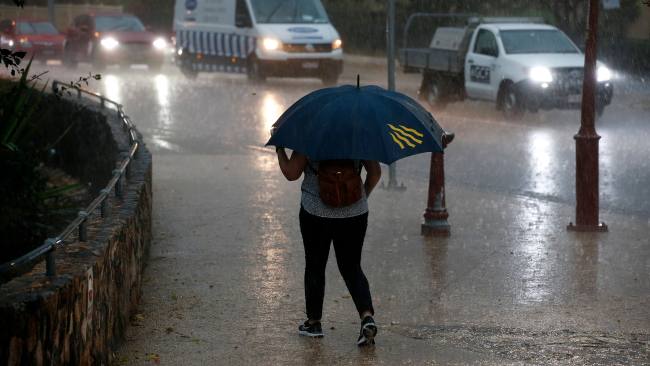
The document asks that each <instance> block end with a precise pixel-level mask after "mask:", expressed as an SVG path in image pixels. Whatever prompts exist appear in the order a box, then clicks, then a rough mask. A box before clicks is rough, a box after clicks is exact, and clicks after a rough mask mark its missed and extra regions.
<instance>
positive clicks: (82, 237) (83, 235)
mask: <svg viewBox="0 0 650 366" xmlns="http://www.w3.org/2000/svg"><path fill="white" fill-rule="evenodd" d="M79 217H80V218H81V223H80V224H79V241H81V242H84V241H87V240H88V212H86V211H79Z"/></svg>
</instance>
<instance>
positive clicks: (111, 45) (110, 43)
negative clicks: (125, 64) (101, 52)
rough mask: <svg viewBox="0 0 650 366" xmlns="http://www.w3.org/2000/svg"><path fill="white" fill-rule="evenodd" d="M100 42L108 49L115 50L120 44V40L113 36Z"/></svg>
mask: <svg viewBox="0 0 650 366" xmlns="http://www.w3.org/2000/svg"><path fill="white" fill-rule="evenodd" d="M99 43H100V44H101V45H102V47H104V48H105V49H107V50H108V51H110V50H114V49H115V48H116V47H117V46H119V45H120V42H118V41H117V40H116V39H115V38H111V37H106V38H103V39H102V40H101V41H100V42H99Z"/></svg>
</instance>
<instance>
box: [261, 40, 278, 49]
mask: <svg viewBox="0 0 650 366" xmlns="http://www.w3.org/2000/svg"><path fill="white" fill-rule="evenodd" d="M262 46H263V47H264V49H265V50H266V51H277V50H278V49H280V47H281V46H282V43H280V41H278V40H277V39H275V38H264V40H262Z"/></svg>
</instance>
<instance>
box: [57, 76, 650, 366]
mask: <svg viewBox="0 0 650 366" xmlns="http://www.w3.org/2000/svg"><path fill="white" fill-rule="evenodd" d="M60 70H61V69H54V71H60ZM346 70H347V71H346V75H345V77H344V80H343V81H344V82H348V83H352V82H353V80H354V78H355V75H356V73H357V72H363V75H365V76H362V80H366V82H367V83H370V82H377V83H379V84H381V83H382V81H383V80H384V75H385V74H384V73H383V70H382V68H381V67H378V66H372V65H355V64H352V65H348V66H347V68H346ZM165 71H166V73H165V74H162V75H152V74H149V73H148V72H147V71H146V70H128V71H126V72H121V71H119V70H113V69H109V70H107V71H106V72H105V73H104V79H103V80H102V82H101V83H99V84H95V87H96V88H97V90H99V91H100V92H102V93H103V94H105V95H107V96H108V97H110V98H112V99H115V100H118V101H120V102H122V103H123V104H124V105H125V109H126V112H127V113H128V114H129V115H130V116H131V117H132V119H133V120H134V121H135V122H136V124H137V125H138V127H139V129H140V131H141V132H142V133H143V135H144V136H145V139H146V141H147V143H148V146H149V148H150V149H151V150H152V151H153V154H154V197H155V199H154V223H153V224H154V243H153V245H152V249H151V255H150V260H149V264H148V267H147V269H146V271H145V275H144V285H143V298H142V302H141V305H140V308H139V313H138V314H136V315H135V316H134V317H133V320H132V324H131V325H132V326H131V327H130V328H129V330H128V332H127V343H126V344H125V345H123V347H122V348H121V349H120V350H119V352H118V357H117V361H118V362H117V364H128V365H142V364H152V363H154V364H155V363H157V361H160V363H162V364H172V365H174V364H189V365H194V364H196V365H200V364H228V365H249V364H262V365H266V364H269V365H276V364H310V365H311V364H316V365H320V364H322V365H330V364H340V365H356V364H361V365H365V364H368V365H369V364H380V365H382V364H383V365H397V364H411V365H425V364H427V365H428V364H430V365H436V364H444V365H448V364H486V365H508V364H518V365H520V364H527V363H530V364H602V365H611V364H616V365H619V364H620V365H626V364H643V362H644V360H647V358H648V352H649V351H648V350H650V348H649V345H650V336H649V335H648V334H649V333H650V324H649V321H650V320H649V319H648V317H647V314H648V312H647V309H648V307H649V306H650V278H649V277H648V273H649V272H648V271H649V270H650V262H649V260H648V258H650V245H649V244H650V242H648V235H647V233H648V230H649V229H648V228H649V227H650V221H649V220H648V217H649V216H650V203H649V202H648V199H647V198H646V197H649V195H648V193H650V192H648V184H647V183H648V182H650V176H649V174H650V173H649V172H648V171H649V169H648V162H646V161H645V159H646V157H647V156H650V147H649V146H648V145H649V144H648V142H647V141H648V140H649V137H650V136H649V135H648V134H649V132H650V127H649V126H648V121H647V120H645V119H644V118H646V117H645V116H646V115H647V112H648V106H650V102H649V101H650V99H649V98H650V91H649V90H648V87H647V86H646V85H645V84H643V83H641V82H637V81H631V82H629V83H627V84H626V85H627V89H626V94H625V98H623V97H620V98H619V99H615V101H616V102H615V105H614V106H612V108H611V109H609V110H607V111H606V112H605V116H604V117H603V119H602V120H601V121H600V122H599V125H598V129H599V132H600V133H601V135H603V139H602V140H601V154H602V155H601V156H602V158H601V189H602V191H601V196H602V197H603V198H602V199H603V206H605V207H606V208H607V210H603V211H604V212H603V215H602V216H601V217H602V218H603V219H604V220H605V221H606V222H607V223H608V224H610V228H611V231H610V232H609V233H607V234H592V233H588V234H584V235H583V234H577V233H569V232H567V231H566V230H565V229H564V226H565V225H566V224H567V222H568V221H569V220H570V219H571V218H572V215H573V206H572V204H571V201H572V197H573V193H572V192H573V179H574V177H573V173H572V172H573V169H574V155H573V154H574V153H573V151H574V150H573V149H574V148H573V146H574V141H573V139H572V137H573V135H574V134H575V132H576V131H577V129H578V128H577V125H578V120H579V116H578V113H577V112H567V111H565V112H561V111H552V112H549V113H542V114H539V115H536V116H532V117H530V116H529V118H526V119H524V120H523V121H520V122H504V121H503V120H502V119H501V118H500V115H499V114H498V113H497V112H495V111H494V110H493V107H492V106H491V105H488V104H486V103H480V102H470V103H464V104H456V105H452V106H450V108H449V109H448V110H445V111H443V112H434V116H436V117H437V118H438V119H439V121H440V123H441V124H442V125H443V126H444V127H445V128H447V129H449V130H451V131H453V132H455V133H456V134H457V138H456V140H455V141H454V142H453V143H452V145H451V146H450V147H449V149H448V154H447V156H446V161H447V177H448V182H447V184H448V185H447V197H448V206H449V207H450V211H451V215H452V216H451V220H450V221H451V223H452V230H453V234H452V236H451V238H447V239H436V240H426V239H424V238H422V237H421V236H420V235H419V223H420V220H421V214H422V209H423V208H424V197H425V196H426V193H425V192H426V182H427V178H428V166H429V162H428V157H427V156H417V157H412V158H409V159H406V160H404V161H401V162H400V163H399V165H398V174H399V176H398V179H399V180H400V181H403V182H405V184H406V185H407V186H408V187H409V189H408V190H407V193H406V194H398V193H394V192H389V191H386V190H377V191H376V193H373V197H372V198H371V202H370V205H371V219H370V221H369V230H368V236H367V239H366V245H365V248H364V260H363V266H364V270H365V272H366V274H367V276H368V278H369V280H370V283H371V288H372V291H373V302H374V303H375V307H376V308H377V309H379V310H380V312H379V313H378V314H377V319H378V321H379V324H380V328H381V333H380V339H379V341H378V342H380V343H378V347H376V349H372V350H359V349H357V347H356V345H354V340H356V332H358V320H357V319H356V316H355V314H354V308H353V305H352V301H351V299H350V297H349V294H348V293H347V291H346V290H345V287H344V284H343V281H342V280H341V279H340V276H339V275H338V274H337V273H336V266H335V265H334V263H333V258H330V264H329V266H328V269H327V271H328V272H327V278H328V284H327V289H326V302H325V312H326V314H327V315H326V316H325V319H324V321H325V323H326V328H325V332H326V337H325V338H324V339H323V340H322V341H317V342H311V341H310V340H306V339H304V338H302V337H297V336H296V334H295V328H296V325H297V324H299V323H300V322H301V321H302V320H304V313H303V298H302V296H303V288H302V269H303V268H302V266H303V265H304V262H303V258H302V254H303V253H302V248H301V243H300V231H299V227H298V225H297V218H296V208H297V207H298V201H299V194H300V193H299V190H298V187H297V184H298V183H296V182H292V183H290V182H286V180H285V179H284V178H283V177H282V176H281V175H280V174H279V173H278V169H277V162H276V160H275V158H274V154H273V153H272V151H271V152H268V153H267V152H264V151H260V148H259V147H260V146H261V145H262V144H263V143H264V141H265V140H266V138H267V137H268V130H269V128H270V125H271V124H272V123H273V122H274V121H275V119H276V118H277V117H278V116H279V114H280V113H282V111H283V110H284V109H285V108H286V107H287V106H289V105H290V104H291V103H292V102H293V101H295V100H297V99H298V98H299V97H300V96H302V95H303V94H305V93H307V92H309V91H311V90H313V89H315V88H319V87H320V86H321V85H320V83H319V82H318V81H310V80H270V81H269V82H268V83H267V84H264V85H253V84H248V83H247V82H246V81H245V79H244V78H243V77H240V76H228V75H205V76H204V77H202V78H201V79H200V80H198V81H187V80H185V79H184V78H183V77H182V76H181V75H179V74H178V73H177V72H176V71H175V70H173V69H171V68H167V69H165ZM79 72H83V68H82V69H81V70H80V71H79ZM61 77H62V78H64V80H65V79H71V78H73V77H74V74H71V73H69V72H67V71H64V72H63V75H61ZM417 84H418V79H417V77H416V76H413V75H406V76H404V75H401V74H400V75H399V76H398V89H400V90H402V91H405V92H407V93H409V94H411V95H413V94H414V91H415V90H416V88H417ZM614 141H616V142H619V141H623V142H622V143H614ZM615 162H616V164H615ZM384 178H385V176H384ZM567 203H568V204H567ZM634 216H636V217H634ZM325 323H324V324H325Z"/></svg>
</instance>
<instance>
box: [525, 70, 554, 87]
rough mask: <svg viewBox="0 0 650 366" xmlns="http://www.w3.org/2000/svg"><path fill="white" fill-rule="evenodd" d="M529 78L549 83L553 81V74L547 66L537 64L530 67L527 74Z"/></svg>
mask: <svg viewBox="0 0 650 366" xmlns="http://www.w3.org/2000/svg"><path fill="white" fill-rule="evenodd" d="M528 76H529V77H530V79H531V80H533V81H535V82H538V83H550V82H552V81H553V74H551V70H550V69H549V68H547V67H542V66H537V67H533V68H532V69H530V72H529V75H528Z"/></svg>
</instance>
